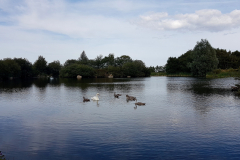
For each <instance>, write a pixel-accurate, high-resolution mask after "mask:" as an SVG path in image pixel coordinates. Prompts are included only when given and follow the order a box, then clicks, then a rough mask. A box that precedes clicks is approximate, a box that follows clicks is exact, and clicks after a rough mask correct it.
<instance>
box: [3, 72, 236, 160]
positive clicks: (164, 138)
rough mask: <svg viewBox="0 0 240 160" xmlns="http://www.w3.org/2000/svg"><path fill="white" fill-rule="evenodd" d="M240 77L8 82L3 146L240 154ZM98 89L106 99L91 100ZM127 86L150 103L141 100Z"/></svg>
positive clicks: (47, 152) (58, 154)
mask: <svg viewBox="0 0 240 160" xmlns="http://www.w3.org/2000/svg"><path fill="white" fill-rule="evenodd" d="M236 83H240V82H239V81H238V80H235V79H234V78H225V79H198V78H184V77H179V78H174V77H151V78H138V79H82V80H80V81H78V80H75V79H53V80H40V79H39V80H33V81H25V82H20V81H16V80H14V81H9V82H1V83H0V150H1V151H2V153H3V154H4V155H5V158H6V159H9V160H12V159H14V160H26V159H30V160H31V159H34V160H43V159H44V160H47V159H51V160H52V159H60V160H61V159H64V160H66V159H70V160H74V159H121V160H123V159H240V98H239V97H238V96H236V95H235V94H234V93H233V92H231V91H230V89H229V88H230V86H231V85H234V84H236ZM114 92H116V93H121V94H122V96H121V97H120V98H119V99H116V98H114V96H113V93H114ZM96 93H100V101H99V102H98V103H97V102H94V101H91V102H87V103H83V101H82V100H83V98H82V97H83V96H85V97H87V98H90V97H93V96H95V95H96ZM126 94H129V95H133V96H136V97H137V99H138V101H140V102H144V103H146V106H138V107H137V108H136V107H135V105H134V102H127V101H126V97H125V95H126ZM134 107H135V108H134ZM0 159H1V158H0Z"/></svg>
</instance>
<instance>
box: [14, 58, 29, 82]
mask: <svg viewBox="0 0 240 160" xmlns="http://www.w3.org/2000/svg"><path fill="white" fill-rule="evenodd" d="M14 61H15V62H16V63H17V64H18V65H19V66H20V67H21V72H20V77H21V78H29V77H32V75H33V70H32V63H31V62H29V61H28V60H27V59H25V58H14Z"/></svg>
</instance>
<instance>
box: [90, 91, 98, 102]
mask: <svg viewBox="0 0 240 160" xmlns="http://www.w3.org/2000/svg"><path fill="white" fill-rule="evenodd" d="M98 95H99V93H97V94H96V96H94V97H92V98H91V99H92V100H94V101H99V98H98Z"/></svg>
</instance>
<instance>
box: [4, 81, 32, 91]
mask: <svg viewBox="0 0 240 160" xmlns="http://www.w3.org/2000/svg"><path fill="white" fill-rule="evenodd" d="M31 86H32V80H19V79H14V80H12V81H3V82H1V83H0V92H1V91H4V92H8V93H13V92H24V91H26V90H27V89H29V88H30V87H31Z"/></svg>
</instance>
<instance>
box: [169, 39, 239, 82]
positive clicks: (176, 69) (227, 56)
mask: <svg viewBox="0 0 240 160" xmlns="http://www.w3.org/2000/svg"><path fill="white" fill-rule="evenodd" d="M239 66H240V52H239V51H234V52H231V51H227V50H225V49H219V48H217V49H215V48H213V47H212V46H211V45H210V43H209V42H208V41H207V40H201V41H200V42H197V44H196V46H195V47H194V49H193V50H188V51H187V52H186V53H184V54H182V55H181V56H179V57H169V58H168V60H167V64H166V65H165V72H166V75H184V74H185V75H191V76H201V77H209V78H218V77H236V76H239V74H238V73H239V72H238V68H239Z"/></svg>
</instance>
